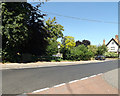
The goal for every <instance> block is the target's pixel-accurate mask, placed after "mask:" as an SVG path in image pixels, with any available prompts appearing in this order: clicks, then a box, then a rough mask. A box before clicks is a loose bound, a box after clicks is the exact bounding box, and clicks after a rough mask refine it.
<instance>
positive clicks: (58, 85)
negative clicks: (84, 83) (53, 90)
mask: <svg viewBox="0 0 120 96" xmlns="http://www.w3.org/2000/svg"><path fill="white" fill-rule="evenodd" d="M63 85H65V83H62V84H59V85H56V86H53V87H60V86H63Z"/></svg>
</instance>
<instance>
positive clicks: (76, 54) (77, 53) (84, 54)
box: [71, 45, 93, 60]
mask: <svg viewBox="0 0 120 96" xmlns="http://www.w3.org/2000/svg"><path fill="white" fill-rule="evenodd" d="M92 56H93V53H92V52H91V51H88V49H87V47H85V46H84V45H79V46H77V47H75V48H73V49H71V59H72V60H90V59H91V57H92Z"/></svg>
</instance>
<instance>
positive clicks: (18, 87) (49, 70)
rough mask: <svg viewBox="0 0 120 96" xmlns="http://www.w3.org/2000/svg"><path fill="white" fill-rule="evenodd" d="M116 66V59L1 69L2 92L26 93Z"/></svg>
mask: <svg viewBox="0 0 120 96" xmlns="http://www.w3.org/2000/svg"><path fill="white" fill-rule="evenodd" d="M116 68H118V60H113V61H106V62H102V63H93V64H89V63H88V64H83V65H81V64H80V65H69V66H55V67H41V68H29V69H10V70H3V71H2V75H3V77H2V82H3V83H2V84H3V85H2V86H3V87H2V91H3V92H2V93H3V94H21V93H28V92H32V91H35V90H38V89H42V88H46V87H52V86H54V85H58V84H61V83H65V82H69V81H72V80H76V79H81V78H83V77H86V76H91V75H96V74H99V73H104V72H107V71H110V70H113V69H116Z"/></svg>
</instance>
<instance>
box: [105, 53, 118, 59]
mask: <svg viewBox="0 0 120 96" xmlns="http://www.w3.org/2000/svg"><path fill="white" fill-rule="evenodd" d="M104 55H105V57H106V58H118V54H117V53H114V52H105V54H104Z"/></svg>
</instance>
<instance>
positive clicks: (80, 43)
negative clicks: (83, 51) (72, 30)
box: [75, 40, 90, 47]
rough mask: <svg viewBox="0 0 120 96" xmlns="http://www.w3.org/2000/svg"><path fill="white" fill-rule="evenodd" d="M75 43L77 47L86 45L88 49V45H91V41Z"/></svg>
mask: <svg viewBox="0 0 120 96" xmlns="http://www.w3.org/2000/svg"><path fill="white" fill-rule="evenodd" d="M75 43H76V46H79V45H82V44H84V45H85V46H86V47H87V46H88V45H90V41H89V40H82V42H81V41H79V40H78V41H76V42H75Z"/></svg>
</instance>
